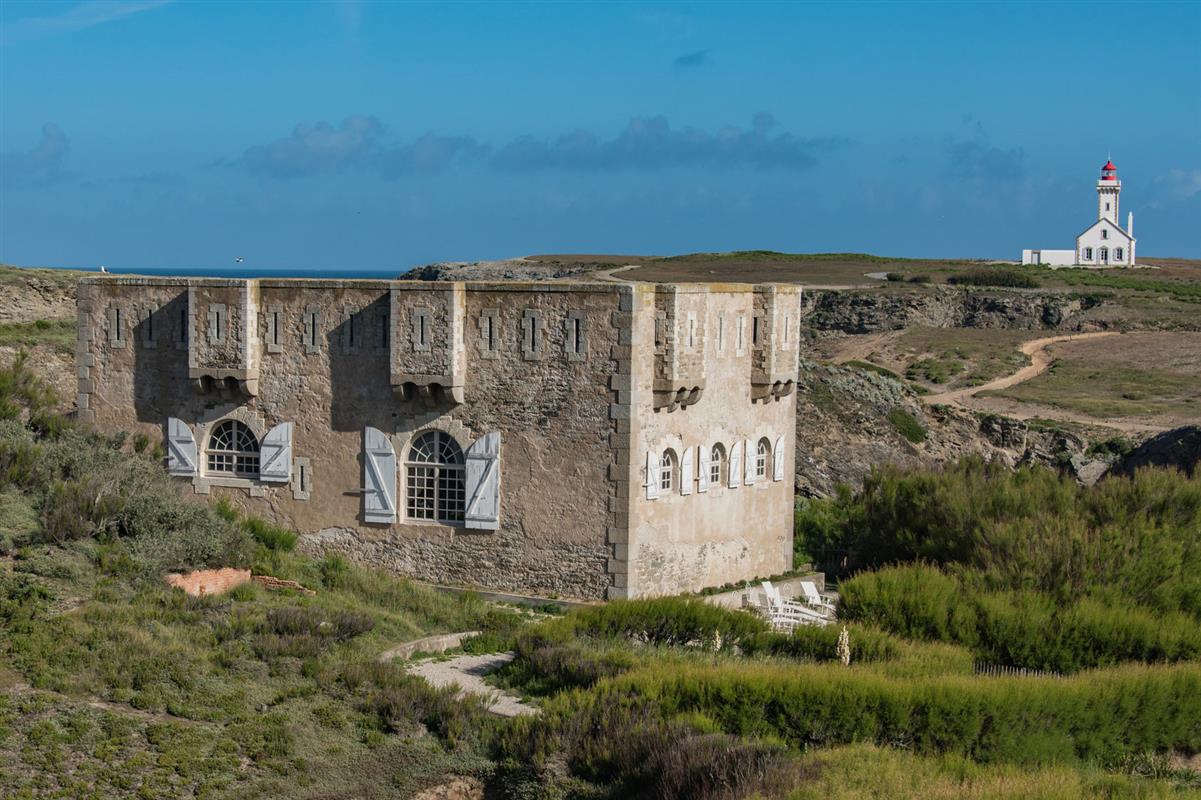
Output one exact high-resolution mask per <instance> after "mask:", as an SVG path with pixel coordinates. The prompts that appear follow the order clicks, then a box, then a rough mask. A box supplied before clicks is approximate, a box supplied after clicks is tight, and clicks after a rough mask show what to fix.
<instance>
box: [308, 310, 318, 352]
mask: <svg viewBox="0 0 1201 800" xmlns="http://www.w3.org/2000/svg"><path fill="white" fill-rule="evenodd" d="M308 328H309V341H308V345H309V347H316V346H317V312H316V311H310V312H309V325H308Z"/></svg>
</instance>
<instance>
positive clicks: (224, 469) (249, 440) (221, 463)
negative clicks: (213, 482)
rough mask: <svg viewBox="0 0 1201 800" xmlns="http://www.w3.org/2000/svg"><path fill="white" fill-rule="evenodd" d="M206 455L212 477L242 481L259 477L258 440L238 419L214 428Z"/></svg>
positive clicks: (227, 421)
mask: <svg viewBox="0 0 1201 800" xmlns="http://www.w3.org/2000/svg"><path fill="white" fill-rule="evenodd" d="M206 455H207V457H208V458H207V462H206V463H207V464H208V471H209V473H212V474H219V475H233V476H235V477H239V478H257V477H258V476H259V440H258V437H257V436H255V435H254V431H252V430H250V428H249V427H248V426H247V425H246V424H245V423H242V422H239V421H238V420H236V419H227V420H225V421H223V422H221V423H219V424H218V425H217V426H216V427H215V428H213V432H212V433H211V434H210V435H209V441H208V450H207V451H206Z"/></svg>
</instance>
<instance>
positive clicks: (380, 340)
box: [375, 311, 388, 350]
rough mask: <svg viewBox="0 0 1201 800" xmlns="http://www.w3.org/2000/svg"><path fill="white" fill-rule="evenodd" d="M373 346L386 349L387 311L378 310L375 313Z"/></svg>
mask: <svg viewBox="0 0 1201 800" xmlns="http://www.w3.org/2000/svg"><path fill="white" fill-rule="evenodd" d="M375 336H376V339H375V346H376V347H378V348H379V349H380V350H386V349H388V312H386V311H380V312H379V313H378V314H376V315H375Z"/></svg>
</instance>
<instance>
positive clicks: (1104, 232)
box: [1101, 228, 1109, 239]
mask: <svg viewBox="0 0 1201 800" xmlns="http://www.w3.org/2000/svg"><path fill="white" fill-rule="evenodd" d="M1101 238H1102V239H1108V238H1109V229H1108V228H1102V229H1101Z"/></svg>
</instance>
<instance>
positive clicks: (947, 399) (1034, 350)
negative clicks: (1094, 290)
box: [922, 331, 1118, 420]
mask: <svg viewBox="0 0 1201 800" xmlns="http://www.w3.org/2000/svg"><path fill="white" fill-rule="evenodd" d="M1117 335H1118V333H1117V331H1098V332H1096V333H1069V334H1066V335H1063V336H1048V337H1046V338H1045V339H1032V340H1031V341H1029V342H1026V343H1024V344H1023V345H1022V346H1021V347H1020V348H1018V349H1019V350H1021V351H1022V353H1023V354H1024V355H1027V356H1029V357H1030V363H1029V364H1027V365H1026V366H1024V367H1022V368H1021V369H1019V370H1018V371H1017V372H1015V373H1013V374H1012V375H1006V376H1005V377H1003V378H997V379H996V380H992V381H989V382H988V383H983V384H980V385H979V386H969V387H968V388H966V389H956V390H954V391H951V392H940V393H939V394H928V395H924V396H923V397H922V400H924V401H925V402H927V403H929V404H932V405H933V404H938V405H963V401H964V400H966V399H968V398H969V397H972V396H974V395H976V394H977V393H979V392H989V391H995V390H996V389H1008V388H1009V387H1010V386H1016V385H1017V384H1019V383H1022V382H1024V381H1028V380H1030V379H1031V378H1033V377H1035V376H1037V375H1041V374H1043V373H1044V372H1046V371H1047V368H1048V367H1050V366H1051V361H1052V359H1051V355H1050V354H1049V353H1048V352H1047V348H1048V347H1050V346H1051V345H1053V344H1058V343H1059V342H1083V341H1085V340H1087V339H1100V338H1102V337H1104V336H1117ZM1086 419H1089V420H1091V419H1092V418H1091V417H1088V418H1086Z"/></svg>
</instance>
